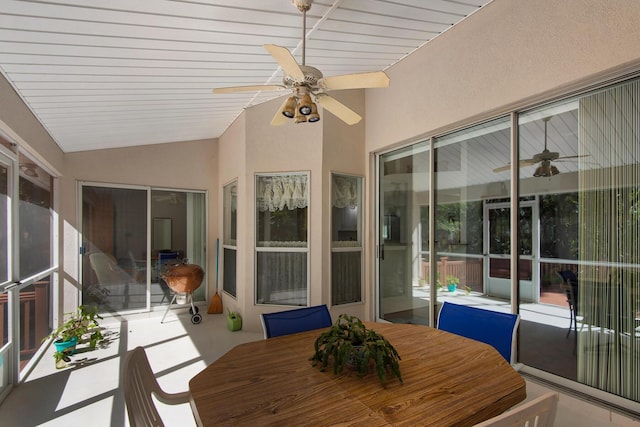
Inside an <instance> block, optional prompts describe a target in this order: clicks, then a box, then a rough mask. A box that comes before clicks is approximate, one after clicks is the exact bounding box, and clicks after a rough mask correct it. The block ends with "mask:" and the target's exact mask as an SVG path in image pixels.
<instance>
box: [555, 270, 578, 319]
mask: <svg viewBox="0 0 640 427" xmlns="http://www.w3.org/2000/svg"><path fill="white" fill-rule="evenodd" d="M558 275H560V277H561V278H562V281H563V282H564V283H563V289H564V291H565V293H566V295H567V302H568V303H569V305H570V306H572V307H571V308H572V309H573V308H575V310H576V311H578V278H577V277H576V275H575V273H574V272H573V271H571V270H562V271H558Z"/></svg>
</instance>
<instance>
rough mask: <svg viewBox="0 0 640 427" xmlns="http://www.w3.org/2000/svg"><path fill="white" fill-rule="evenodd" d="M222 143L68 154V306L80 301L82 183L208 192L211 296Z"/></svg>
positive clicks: (64, 206)
mask: <svg viewBox="0 0 640 427" xmlns="http://www.w3.org/2000/svg"><path fill="white" fill-rule="evenodd" d="M217 165H218V141H217V140H201V141H188V142H177V143H170V144H156V145H146V146H139V147H130V148H114V149H108V150H94V151H81V152H74V153H67V154H65V161H64V175H63V176H62V177H61V178H60V182H59V183H60V185H59V197H60V200H61V203H60V206H61V207H60V216H61V218H62V221H63V232H62V234H61V236H62V240H63V242H64V252H63V255H64V258H65V260H66V261H65V262H64V265H63V269H62V274H63V278H64V288H63V292H64V307H65V310H66V311H70V310H71V309H72V308H73V307H74V306H77V303H78V271H79V270H78V261H79V260H78V256H77V254H78V248H79V246H80V242H79V241H78V232H77V227H78V218H77V211H78V204H77V201H78V193H77V190H78V182H80V181H88V182H95V183H105V184H128V185H143V186H154V187H160V188H176V189H185V190H199V191H206V192H207V202H208V205H207V209H208V218H207V227H208V237H207V248H209V250H208V251H207V265H206V266H204V267H205V271H207V275H206V282H205V283H206V285H207V286H208V287H209V292H208V295H212V292H213V290H212V289H215V273H214V271H215V250H211V248H215V239H216V237H217V236H218V221H217V215H218V211H219V209H218V194H217V192H218V187H219V185H218V174H217Z"/></svg>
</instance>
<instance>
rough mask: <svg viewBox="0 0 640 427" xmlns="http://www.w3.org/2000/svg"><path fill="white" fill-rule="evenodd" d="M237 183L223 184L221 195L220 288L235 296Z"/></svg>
mask: <svg viewBox="0 0 640 427" xmlns="http://www.w3.org/2000/svg"><path fill="white" fill-rule="evenodd" d="M237 193H238V183H237V182H232V183H231V184H228V185H225V187H224V195H223V198H224V199H223V215H224V224H223V233H224V234H223V235H224V237H223V246H224V250H223V259H224V264H223V269H222V289H223V290H224V291H225V292H227V293H228V294H229V295H231V296H234V297H235V296H236V239H237V237H236V236H237V228H238V212H237V211H238V194H237Z"/></svg>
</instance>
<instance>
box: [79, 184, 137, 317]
mask: <svg viewBox="0 0 640 427" xmlns="http://www.w3.org/2000/svg"><path fill="white" fill-rule="evenodd" d="M82 239H83V240H82V250H81V253H82V303H83V304H90V305H96V306H98V308H99V310H100V311H101V312H117V311H123V310H135V309H143V308H146V307H147V276H148V274H147V265H148V263H147V259H146V258H147V257H146V254H147V190H146V189H140V188H110V187H99V186H83V187H82Z"/></svg>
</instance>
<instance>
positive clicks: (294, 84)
mask: <svg viewBox="0 0 640 427" xmlns="http://www.w3.org/2000/svg"><path fill="white" fill-rule="evenodd" d="M291 3H292V4H293V5H295V6H296V8H298V10H299V11H300V12H302V63H301V64H298V62H297V61H296V59H295V58H294V57H293V55H292V54H291V52H290V51H289V49H287V48H285V47H282V46H277V45H274V44H265V45H264V48H265V50H266V51H267V52H269V54H271V56H272V57H273V59H275V60H276V62H277V63H278V64H279V65H280V68H282V71H283V72H284V77H283V78H282V84H281V85H274V84H265V85H252V86H233V87H221V88H215V89H214V90H213V92H214V93H219V94H227V93H237V92H247V91H267V90H290V91H291V92H292V95H291V96H289V98H287V99H286V100H285V102H284V103H283V104H282V106H281V107H280V109H279V110H278V112H277V113H276V115H275V116H274V117H273V119H272V120H271V124H272V125H273V126H279V125H282V124H284V123H286V122H287V120H286V119H287V118H288V119H293V121H294V123H306V122H309V123H314V122H317V121H319V120H320V115H319V114H318V106H317V105H316V103H317V104H318V105H320V106H321V107H322V108H323V109H324V110H327V111H329V112H330V113H332V114H333V115H335V116H336V117H338V118H339V119H340V120H342V121H343V122H345V123H347V124H348V125H353V124H356V123H358V122H360V120H362V117H360V115H359V114H358V113H356V112H355V111H353V110H351V109H350V108H349V107H347V106H346V105H344V104H342V103H341V102H340V101H338V100H337V99H335V98H333V97H332V96H330V95H328V94H327V93H326V92H327V91H329V90H344V89H368V88H384V87H387V86H389V77H388V76H387V75H386V74H385V73H384V72H383V71H375V72H367V73H356V74H344V75H339V76H330V77H327V78H325V77H324V76H323V74H322V72H321V71H320V70H318V69H317V68H315V67H311V66H308V65H306V63H305V56H306V27H307V11H308V10H309V9H311V5H312V4H313V0H291Z"/></svg>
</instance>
